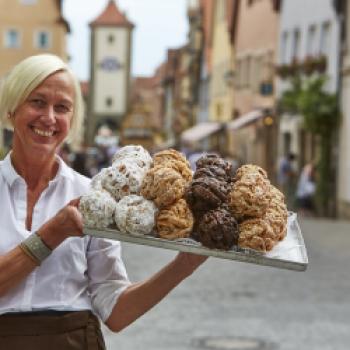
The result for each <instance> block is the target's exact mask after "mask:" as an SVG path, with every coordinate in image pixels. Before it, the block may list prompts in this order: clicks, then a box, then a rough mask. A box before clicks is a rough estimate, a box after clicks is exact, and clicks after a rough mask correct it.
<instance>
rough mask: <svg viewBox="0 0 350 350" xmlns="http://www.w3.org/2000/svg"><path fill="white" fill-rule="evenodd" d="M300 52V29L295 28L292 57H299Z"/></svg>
mask: <svg viewBox="0 0 350 350" xmlns="http://www.w3.org/2000/svg"><path fill="white" fill-rule="evenodd" d="M299 53H300V31H299V29H295V30H294V32H293V48H292V58H298V57H299Z"/></svg>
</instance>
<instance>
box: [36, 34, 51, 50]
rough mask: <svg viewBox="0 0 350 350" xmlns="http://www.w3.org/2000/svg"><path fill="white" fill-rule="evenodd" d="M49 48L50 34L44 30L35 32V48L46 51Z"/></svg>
mask: <svg viewBox="0 0 350 350" xmlns="http://www.w3.org/2000/svg"><path fill="white" fill-rule="evenodd" d="M50 46H51V45H50V33H49V32H47V31H44V30H41V31H39V32H37V33H36V36H35V47H37V48H38V49H48V48H49V47H50Z"/></svg>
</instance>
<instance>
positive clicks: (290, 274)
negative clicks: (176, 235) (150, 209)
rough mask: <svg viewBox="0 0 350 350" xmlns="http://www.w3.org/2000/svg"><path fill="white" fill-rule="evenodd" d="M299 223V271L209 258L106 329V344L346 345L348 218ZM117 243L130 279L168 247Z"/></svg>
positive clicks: (128, 349) (312, 348) (329, 348)
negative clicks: (139, 312)
mask: <svg viewBox="0 0 350 350" xmlns="http://www.w3.org/2000/svg"><path fill="white" fill-rule="evenodd" d="M300 224H301V229H302V232H303V235H304V238H305V241H306V246H307V249H308V256H309V267H308V269H307V271H306V272H294V271H287V270H279V269H276V268H270V267H261V266H255V265H251V264H247V263H239V262H233V261H227V260H220V259H215V258H210V259H209V260H208V261H207V262H206V263H205V264H204V265H203V266H202V267H201V268H200V269H199V271H197V272H196V273H195V274H194V275H193V276H191V277H190V278H189V279H187V280H186V281H184V282H183V283H182V284H181V285H180V286H178V287H177V289H176V290H174V291H173V292H172V293H171V294H170V295H169V296H168V297H167V298H166V299H165V300H164V301H162V302H161V303H160V304H159V305H157V306H156V307H155V308H154V309H152V310H151V311H150V312H148V313H147V314H146V315H144V316H143V317H142V318H141V319H139V320H138V321H136V322H135V323H134V324H132V325H131V326H129V327H128V328H127V329H125V330H124V331H122V332H121V333H119V334H112V333H110V332H109V331H108V330H106V329H105V335H106V341H107V346H108V349H118V350H138V349H140V350H141V349H142V350H151V349H152V350H157V349H159V350H160V349H162V350H165V349H171V350H180V349H181V350H182V349H184V350H190V349H207V348H208V349H209V347H206V345H208V344H209V341H211V340H213V341H214V345H213V346H212V347H211V349H226V350H229V349H242V350H243V349H253V350H254V349H267V350H269V349H280V350H296V349H301V350H304V349H305V350H316V349H317V350H319V349H322V350H347V349H349V344H350V332H349V330H350V325H349V319H350V301H349V290H350V272H349V269H348V268H347V267H346V264H347V260H348V259H346V257H348V256H349V246H350V222H345V221H327V220H311V219H308V220H300ZM123 247H124V251H123V253H124V260H125V263H126V266H127V270H128V272H129V276H130V278H131V279H132V280H133V281H137V280H140V279H142V278H145V277H147V276H149V275H150V274H152V273H153V272H155V271H157V270H158V269H159V268H160V267H161V266H163V265H164V264H165V263H166V262H167V261H169V260H170V259H171V258H172V257H173V256H174V254H175V253H174V252H171V251H167V250H162V249H158V248H150V247H144V246H137V245H130V244H125V243H123ZM221 337H222V339H221ZM227 337H229V339H226V342H225V341H224V340H225V338H227ZM220 339H221V340H222V342H221V345H220V344H219V340H220ZM239 343H240V344H241V346H240V347H238V344H239ZM215 344H216V345H215Z"/></svg>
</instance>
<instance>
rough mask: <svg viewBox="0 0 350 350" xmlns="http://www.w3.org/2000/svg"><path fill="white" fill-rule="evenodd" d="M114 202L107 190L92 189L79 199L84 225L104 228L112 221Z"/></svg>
mask: <svg viewBox="0 0 350 350" xmlns="http://www.w3.org/2000/svg"><path fill="white" fill-rule="evenodd" d="M115 205H116V202H115V200H114V199H113V198H112V196H111V195H110V194H109V193H108V192H107V191H97V190H92V191H90V192H89V193H87V194H85V195H83V196H82V197H81V198H80V201H79V211H80V213H81V215H82V217H83V223H84V225H86V226H88V227H95V228H106V227H108V226H109V225H111V224H112V223H113V222H114V217H113V216H114V212H115Z"/></svg>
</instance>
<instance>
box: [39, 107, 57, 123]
mask: <svg viewBox="0 0 350 350" xmlns="http://www.w3.org/2000/svg"><path fill="white" fill-rule="evenodd" d="M41 120H42V121H43V122H45V123H47V124H52V123H55V122H56V117H55V110H54V108H53V106H48V107H47V109H46V111H45V113H44V114H43V115H42V116H41Z"/></svg>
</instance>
